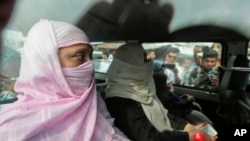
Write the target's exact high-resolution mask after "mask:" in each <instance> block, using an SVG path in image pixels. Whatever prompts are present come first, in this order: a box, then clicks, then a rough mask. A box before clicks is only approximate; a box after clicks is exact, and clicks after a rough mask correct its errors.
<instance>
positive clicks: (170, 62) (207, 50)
mask: <svg viewBox="0 0 250 141" xmlns="http://www.w3.org/2000/svg"><path fill="white" fill-rule="evenodd" d="M156 56H157V54H156ZM220 58H221V45H220V44H219V43H213V44H212V46H211V47H208V46H199V45H196V46H194V48H193V57H190V56H185V55H183V56H180V50H179V49H178V48H176V47H171V46H170V47H167V51H166V53H165V54H164V56H163V57H162V60H159V59H158V60H153V62H154V71H155V72H160V71H162V72H164V73H165V75H166V76H167V83H172V84H176V85H185V86H191V87H196V88H201V89H206V90H217V89H218V87H219V69H218V68H219V66H220V63H221V62H220V61H221V60H220Z"/></svg>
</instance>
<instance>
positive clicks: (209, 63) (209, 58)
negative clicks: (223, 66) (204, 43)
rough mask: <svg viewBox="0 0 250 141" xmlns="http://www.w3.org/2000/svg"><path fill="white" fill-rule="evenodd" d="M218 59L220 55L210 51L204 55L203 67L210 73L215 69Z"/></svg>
mask: <svg viewBox="0 0 250 141" xmlns="http://www.w3.org/2000/svg"><path fill="white" fill-rule="evenodd" d="M217 59H218V54H217V52H216V51H214V50H209V51H207V52H204V53H203V56H202V61H201V66H202V68H203V69H204V70H206V71H209V70H211V69H212V68H213V67H215V65H216V62H217Z"/></svg>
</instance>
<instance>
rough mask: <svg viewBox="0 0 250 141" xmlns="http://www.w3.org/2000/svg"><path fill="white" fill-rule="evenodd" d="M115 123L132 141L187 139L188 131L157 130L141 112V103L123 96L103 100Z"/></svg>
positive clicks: (174, 140)
mask: <svg viewBox="0 0 250 141" xmlns="http://www.w3.org/2000/svg"><path fill="white" fill-rule="evenodd" d="M105 102H106V104H107V108H108V110H109V112H110V113H111V116H112V117H114V118H115V122H114V123H115V125H116V126H117V127H118V128H119V129H120V130H121V131H123V132H124V134H126V135H127V136H128V137H129V138H130V139H131V140H134V141H188V140H189V139H188V138H189V137H188V133H187V132H182V131H164V132H159V131H158V130H157V129H156V128H154V127H153V125H152V124H151V123H150V121H149V120H148V119H147V117H146V115H145V114H144V112H143V109H142V107H141V105H140V104H139V103H138V102H136V101H133V100H130V99H125V98H118V97H114V98H109V99H106V100H105Z"/></svg>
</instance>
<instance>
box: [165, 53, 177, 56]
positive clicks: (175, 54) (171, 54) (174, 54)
mask: <svg viewBox="0 0 250 141" xmlns="http://www.w3.org/2000/svg"><path fill="white" fill-rule="evenodd" d="M167 55H170V56H177V53H174V52H169V53H168V54H167Z"/></svg>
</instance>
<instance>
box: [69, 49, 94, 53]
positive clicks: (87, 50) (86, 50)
mask: <svg viewBox="0 0 250 141" xmlns="http://www.w3.org/2000/svg"><path fill="white" fill-rule="evenodd" d="M79 52H83V53H85V52H90V49H89V48H80V49H77V50H75V51H74V52H72V53H74V54H76V53H79Z"/></svg>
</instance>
